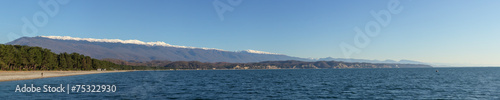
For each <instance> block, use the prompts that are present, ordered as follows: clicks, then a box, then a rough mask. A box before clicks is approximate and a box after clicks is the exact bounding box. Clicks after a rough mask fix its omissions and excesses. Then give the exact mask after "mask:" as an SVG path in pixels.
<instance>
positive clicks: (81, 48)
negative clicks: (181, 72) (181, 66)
mask: <svg viewBox="0 0 500 100" xmlns="http://www.w3.org/2000/svg"><path fill="white" fill-rule="evenodd" d="M7 44H12V45H27V46H38V47H42V48H47V49H51V50H52V52H55V53H63V52H67V53H73V52H76V53H80V54H84V55H88V56H90V57H93V58H97V59H103V58H113V59H121V60H126V61H151V60H171V61H201V62H238V63H246V62H260V61H283V60H299V61H343V62H366V63H406V64H424V63H421V62H417V61H411V60H401V61H393V60H386V61H379V60H366V59H345V58H331V57H327V58H299V57H291V56H287V55H284V54H278V53H271V52H265V51H257V50H250V49H249V50H242V51H226V50H222V49H216V48H201V47H190V46H178V45H171V44H168V43H165V42H161V41H156V42H143V41H140V40H120V39H94V38H78V37H70V36H37V37H22V38H19V39H17V40H14V41H12V42H9V43H7Z"/></svg>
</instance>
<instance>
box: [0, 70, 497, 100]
mask: <svg viewBox="0 0 500 100" xmlns="http://www.w3.org/2000/svg"><path fill="white" fill-rule="evenodd" d="M436 70H438V72H436ZM24 84H27V85H28V86H30V85H31V84H34V85H35V86H43V85H51V86H60V85H61V84H62V85H63V86H74V85H110V86H111V85H114V86H115V87H116V89H115V92H70V93H68V92H61V93H57V92H56V93H49V92H29V93H26V92H16V91H15V90H16V87H17V85H20V86H23V85H24ZM66 89H68V87H67V88H66ZM0 99H1V100H11V99H500V68H484V67H483V68H401V69H282V70H183V71H135V72H123V73H103V74H92V75H79V76H67V77H55V78H44V79H34V80H21V81H8V82H0Z"/></svg>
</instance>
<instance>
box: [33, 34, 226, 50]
mask: <svg viewBox="0 0 500 100" xmlns="http://www.w3.org/2000/svg"><path fill="white" fill-rule="evenodd" d="M38 37H43V38H49V39H57V40H74V41H88V42H105V43H123V44H137V45H146V46H163V47H175V48H188V49H204V50H219V51H225V50H222V49H216V48H198V47H189V46H178V45H170V44H167V43H165V42H162V41H156V42H143V41H140V40H120V39H94V38H78V37H70V36H38Z"/></svg>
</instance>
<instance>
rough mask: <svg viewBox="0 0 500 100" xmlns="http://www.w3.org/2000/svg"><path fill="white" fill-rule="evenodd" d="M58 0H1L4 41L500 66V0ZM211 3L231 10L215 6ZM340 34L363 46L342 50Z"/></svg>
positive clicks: (1, 40)
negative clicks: (112, 42)
mask: <svg viewBox="0 0 500 100" xmlns="http://www.w3.org/2000/svg"><path fill="white" fill-rule="evenodd" d="M51 1H52V0H40V1H38V0H3V1H2V3H0V15H1V16H0V36H2V37H0V43H7V42H9V41H11V39H9V37H11V38H14V39H15V38H18V37H20V36H37V35H45V36H46V35H55V36H72V37H82V38H108V39H138V40H141V41H146V42H149V41H164V42H166V43H169V44H173V45H183V46H194V47H208V48H219V49H224V50H229V51H236V50H246V49H253V50H260V51H267V52H274V53H280V54H286V55H290V56H296V57H304V58H308V57H313V58H323V57H334V58H345V57H350V58H359V59H378V60H385V59H393V60H400V59H409V60H416V61H422V62H430V63H457V64H471V65H494V66H500V61H499V60H500V53H499V51H500V39H498V38H500V28H499V27H500V19H499V18H500V11H499V10H500V6H499V4H500V1H499V0H399V5H396V4H397V3H395V2H391V1H390V0H242V2H237V1H236V2H228V1H226V0H157V1H153V0H147V1H140V0H74V1H69V2H67V3H65V2H53V3H56V4H57V6H58V7H54V6H52V5H51V6H49V11H54V10H58V11H57V12H47V11H45V10H44V8H46V7H43V6H42V7H41V6H40V4H39V2H41V4H42V5H44V3H45V2H49V3H48V4H51ZM230 1H235V0H230ZM214 2H216V3H215V4H216V5H218V6H217V7H222V9H224V10H227V9H232V11H225V12H224V13H217V10H216V9H215V7H214ZM391 5H392V6H396V8H399V9H400V12H399V13H397V14H394V13H391V12H389V14H390V16H391V19H390V22H388V23H386V24H387V26H385V27H384V26H382V23H380V22H378V21H377V20H376V18H374V17H373V16H372V14H371V13H370V11H374V12H376V13H379V12H380V11H381V10H384V11H388V9H389V8H390V7H389V8H388V6H391ZM54 8H58V9H54ZM219 15H221V16H219ZM33 16H36V17H35V19H33ZM221 17H223V19H222V18H221ZM386 17H387V16H381V18H382V20H386V19H387V18H386ZM23 19H24V20H25V21H23ZM46 19H48V20H46ZM26 22H28V23H31V25H25V23H26ZM370 22H375V24H373V23H371V24H370ZM366 25H372V26H373V25H378V26H380V28H379V29H380V32H379V34H378V35H376V36H367V38H368V39H369V40H370V41H369V42H367V41H360V42H361V43H364V44H363V45H355V42H354V41H355V40H360V39H359V37H358V38H355V37H357V36H356V33H357V32H356V31H355V27H359V28H360V29H361V30H362V31H363V32H364V34H365V36H366V34H367V33H366V32H365V26H366ZM32 29H36V30H37V31H33V30H32ZM369 29H371V30H376V29H377V28H376V27H371V28H370V27H369ZM23 30H24V31H23ZM23 33H24V34H23ZM9 34H10V35H9ZM342 43H345V44H348V45H349V46H352V47H354V48H357V50H359V52H357V53H352V54H351V55H350V56H345V55H346V53H345V52H343V51H342V49H341V47H342V46H340V45H341V44H342ZM344 47H346V46H344Z"/></svg>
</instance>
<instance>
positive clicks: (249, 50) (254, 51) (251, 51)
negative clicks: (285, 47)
mask: <svg viewBox="0 0 500 100" xmlns="http://www.w3.org/2000/svg"><path fill="white" fill-rule="evenodd" d="M239 52H246V53H254V54H270V55H283V54H278V53H271V52H265V51H257V50H251V49H248V50H243V51H239Z"/></svg>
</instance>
